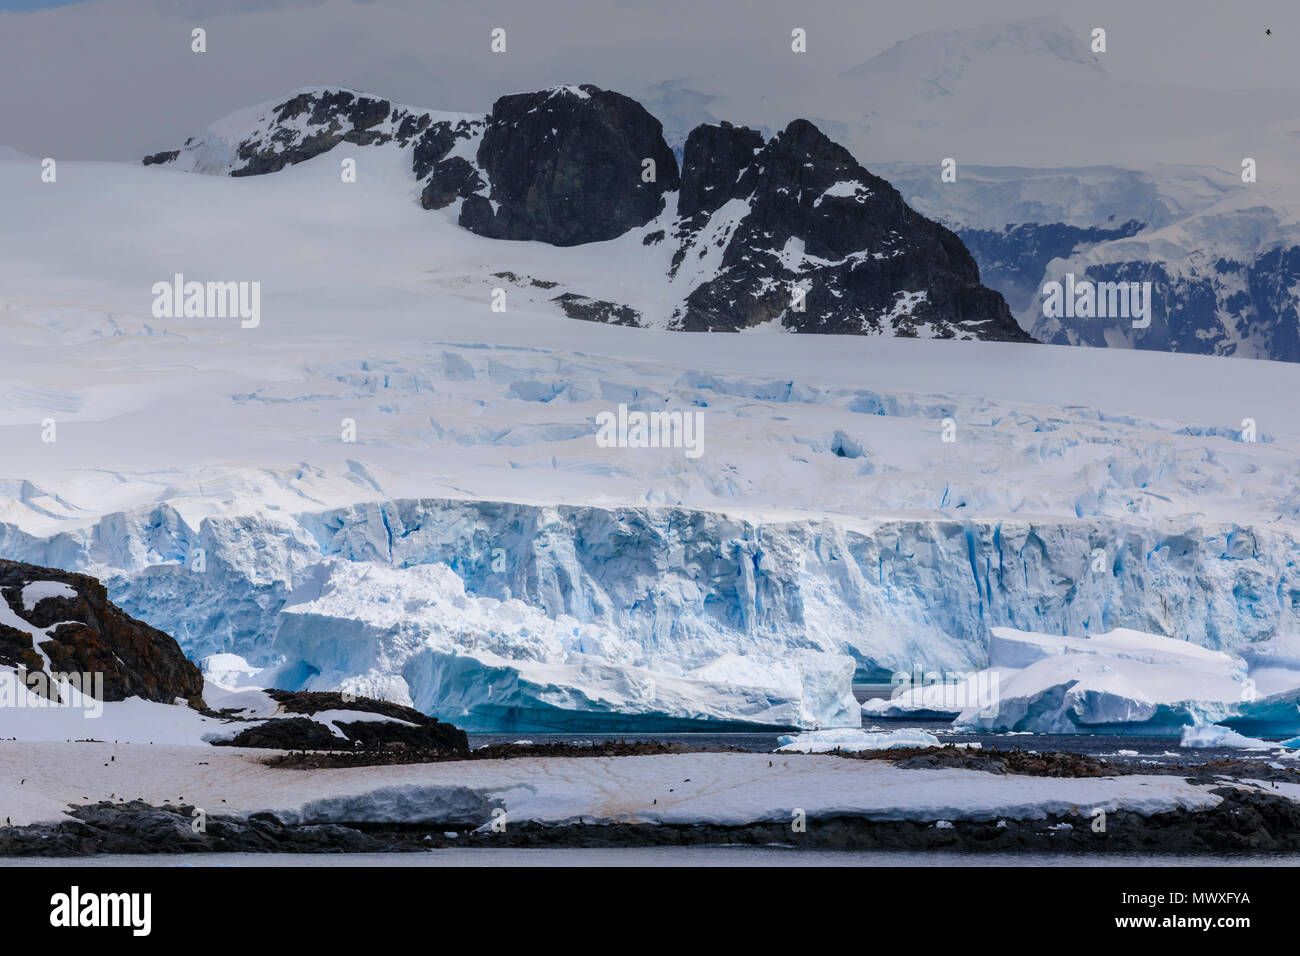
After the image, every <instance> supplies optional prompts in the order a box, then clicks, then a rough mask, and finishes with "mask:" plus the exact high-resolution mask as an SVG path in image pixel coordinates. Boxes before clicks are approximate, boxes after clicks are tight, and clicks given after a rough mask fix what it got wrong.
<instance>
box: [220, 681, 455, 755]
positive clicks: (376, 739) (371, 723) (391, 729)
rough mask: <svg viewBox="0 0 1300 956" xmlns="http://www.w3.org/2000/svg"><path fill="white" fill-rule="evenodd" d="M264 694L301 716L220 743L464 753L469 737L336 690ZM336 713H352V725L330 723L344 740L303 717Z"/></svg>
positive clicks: (342, 721) (262, 725) (388, 705)
mask: <svg viewBox="0 0 1300 956" xmlns="http://www.w3.org/2000/svg"><path fill="white" fill-rule="evenodd" d="M267 694H268V695H269V696H270V697H272V698H273V699H274V700H275V701H276V702H278V703H279V705H280V707H281V709H282V710H284V711H285V712H287V713H290V714H303V715H304V716H302V717H276V718H272V719H271V720H267V721H263V722H261V723H259V724H257V725H255V726H251V727H249V728H248V729H246V730H243V731H241V732H240V733H239V734H238V735H236V736H235V737H233V738H232V739H230V740H225V741H221V742H220V743H221V745H224V746H228V747H267V748H272V749H276V750H347V749H350V748H360V749H381V748H387V747H392V746H395V745H400V747H401V748H404V749H410V750H420V751H443V752H452V753H465V752H467V751H468V750H469V738H468V737H466V736H465V731H463V730H461V729H460V728H458V727H453V726H452V725H451V724H446V723H443V722H442V721H439V720H437V719H436V718H433V717H429V716H427V715H425V714H422V713H420V712H419V711H418V710H413V709H412V708H410V707H403V706H402V705H401V704H394V703H391V702H389V701H383V700H372V699H370V698H368V697H353V698H350V699H345V698H344V697H343V695H342V694H341V693H338V692H337V691H286V690H269V691H267ZM337 710H351V711H356V712H357V714H358V719H357V720H355V721H349V720H345V719H338V720H336V721H335V722H334V723H335V726H337V727H338V728H339V730H341V731H342V732H343V733H344V734H346V735H347V739H346V740H344V739H342V738H340V737H338V736H337V735H336V734H334V733H333V732H332V731H331V730H330V729H329V727H327V726H325V725H324V724H323V723H320V722H319V721H315V720H311V719H310V718H309V717H308V716H306V715H310V714H315V713H319V712H321V711H337ZM361 714H379V715H381V716H383V717H387V718H390V719H389V720H373V719H365V718H362V717H360V715H361ZM397 721H400V723H398V722H397ZM408 725H414V726H408Z"/></svg>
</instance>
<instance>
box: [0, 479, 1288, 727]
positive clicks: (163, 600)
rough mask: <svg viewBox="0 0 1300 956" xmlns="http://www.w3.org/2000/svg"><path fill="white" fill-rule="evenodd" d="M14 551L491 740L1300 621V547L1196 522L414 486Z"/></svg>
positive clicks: (849, 701) (829, 719) (778, 721)
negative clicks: (436, 493) (730, 504)
mask: <svg viewBox="0 0 1300 956" xmlns="http://www.w3.org/2000/svg"><path fill="white" fill-rule="evenodd" d="M0 553H4V554H6V555H9V556H12V557H14V558H17V559H19V560H25V561H30V562H33V563H38V564H43V565H48V566H58V567H68V568H76V569H78V570H87V571H89V572H90V573H94V574H96V575H97V576H99V577H100V578H101V579H102V580H103V581H104V582H105V584H106V585H107V586H108V588H109V592H110V595H111V597H112V599H113V600H114V601H116V602H117V603H118V604H120V605H121V606H123V607H124V608H126V609H127V610H128V611H129V612H130V613H131V614H134V615H136V616H139V617H141V618H143V619H145V620H148V621H150V622H151V623H153V624H154V625H155V626H158V627H161V628H163V629H164V630H166V631H168V632H169V633H171V634H173V635H174V636H175V637H176V638H177V640H178V641H179V642H180V643H181V645H182V647H183V648H184V649H185V651H186V652H187V653H188V654H189V655H190V656H191V657H194V658H197V657H201V656H205V655H208V654H213V653H235V654H239V655H241V656H243V657H245V658H247V659H248V661H249V662H250V663H251V664H253V665H256V666H259V667H274V668H276V680H275V683H276V684H277V685H278V686H286V687H289V688H290V689H294V688H309V689H323V688H327V687H340V686H344V687H349V688H351V689H354V690H356V691H357V692H361V693H367V694H375V695H378V696H386V697H389V698H391V699H394V700H399V701H401V702H404V703H410V704H413V705H414V706H416V707H418V708H420V709H421V710H423V711H425V712H428V713H430V714H433V715H434V716H437V717H440V718H443V719H447V720H451V721H453V722H456V723H458V724H460V725H462V726H465V727H467V728H469V729H483V730H487V729H502V730H511V729H519V730H539V731H541V730H576V731H597V730H602V729H606V730H614V731H618V730H624V729H627V730H630V729H641V730H649V729H658V730H668V729H685V728H687V727H699V726H713V727H721V726H739V725H746V726H751V727H754V726H760V727H771V726H783V727H798V728H818V727H822V728H825V727H835V726H846V725H848V726H856V725H857V723H858V719H859V718H858V708H857V705H856V703H855V702H854V700H853V697H852V693H851V680H852V679H853V678H854V676H855V675H856V677H857V679H874V680H880V679H887V675H889V674H891V673H894V672H898V671H907V672H911V671H912V670H913V669H915V668H917V667H920V668H923V669H926V670H931V669H935V670H947V671H956V670H970V669H973V668H978V667H981V666H983V665H984V664H986V663H987V661H988V656H987V648H988V640H989V630H990V628H991V627H995V626H1006V627H1014V628H1019V629H1023V630H1027V631H1035V632H1039V633H1049V634H1076V635H1090V634H1098V633H1101V632H1104V631H1107V630H1110V629H1112V628H1115V627H1127V628H1133V629H1136V630H1141V631H1147V632H1150V633H1154V634H1162V635H1166V636H1170V637H1176V638H1178V639H1180V640H1184V641H1188V642H1190V643H1191V644H1193V645H1197V646H1201V647H1204V648H1208V649H1212V650H1224V651H1231V650H1234V649H1235V648H1236V647H1238V646H1242V645H1246V644H1249V643H1250V642H1255V641H1262V640H1266V639H1269V638H1272V637H1274V636H1275V635H1278V634H1286V633H1289V632H1292V631H1295V630H1297V627H1296V616H1297V612H1298V611H1300V573H1298V572H1297V571H1296V568H1297V566H1298V564H1297V562H1298V561H1300V542H1298V541H1297V540H1296V538H1295V537H1294V536H1293V535H1291V534H1290V533H1288V532H1287V531H1283V530H1275V529H1272V528H1267V527H1258V526H1256V527H1241V526H1238V525H1235V524H1232V523H1223V524H1219V523H1214V522H1207V521H1204V520H1197V519H1195V518H1192V517H1188V518H1186V519H1181V520H1175V521H1169V522H1151V521H1149V520H1144V521H1142V522H1140V523H1134V524H1128V523H1126V522H1124V521H1122V520H1120V519H1116V518H1104V517H1085V518H1079V519H1075V520H1062V521H1047V522H1032V521H1010V520H1001V521H995V520H970V521H959V520H946V519H906V520H904V519H898V520H876V521H870V522H865V521H864V522H849V521H840V520H832V519H821V518H818V519H807V520H788V521H776V520H763V521H758V520H753V519H750V518H747V517H744V516H740V515H728V514H723V513H719V512H713V511H703V510H694V509H689V508H682V507H635V508H633V507H626V508H600V507H589V506H534V505H524V504H515V503H509V502H501V501H482V500H452V499H401V500H391V501H384V502H373V503H368V504H359V505H354V506H348V507H341V508H334V509H327V510H323V511H316V512H304V513H299V514H295V515H288V514H275V513H268V512H263V513H260V514H256V515H242V516H236V515H229V516H213V517H208V518H204V519H203V520H201V521H200V522H198V524H197V526H191V524H189V523H188V522H186V521H185V520H183V519H182V518H181V516H180V515H179V514H178V513H177V512H176V511H174V510H173V509H172V508H170V507H169V506H166V505H159V506H156V507H153V508H147V509H140V510H135V511H130V512H126V513H117V514H111V515H107V516H105V517H104V518H102V519H100V520H99V521H98V522H97V523H95V524H93V525H90V526H88V527H86V528H84V529H80V530H77V531H65V532H62V533H60V534H56V535H53V536H49V537H38V536H34V535H32V534H29V533H27V532H24V531H21V530H19V529H18V528H16V527H14V526H12V525H0ZM1099 553H1100V554H1102V555H1104V560H1101V561H1099V559H1098V554H1099Z"/></svg>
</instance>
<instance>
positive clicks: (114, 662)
mask: <svg viewBox="0 0 1300 956" xmlns="http://www.w3.org/2000/svg"><path fill="white" fill-rule="evenodd" d="M0 599H3V600H4V602H5V604H6V605H7V610H8V612H9V613H8V614H6V615H4V616H3V617H0V664H5V665H8V666H10V667H17V668H23V669H26V670H27V671H28V672H35V671H45V672H46V673H74V672H75V673H91V674H103V675H104V699H105V700H108V701H117V700H123V699H125V698H127V697H141V698H144V699H145V700H151V701H159V702H163V703H172V702H173V701H174V700H176V699H177V698H181V699H184V700H187V701H192V702H194V703H195V705H196V706H201V704H202V702H201V699H200V698H201V695H202V693H203V677H202V675H201V674H200V673H199V669H198V668H197V667H195V666H194V664H192V663H191V662H190V661H189V660H188V659H186V657H185V655H184V654H183V653H182V652H181V649H180V645H178V644H177V643H176V641H175V640H173V639H172V638H171V637H170V636H168V635H167V634H164V633H163V632H162V631H160V630H158V629H157V628H154V627H150V626H149V625H148V624H145V623H144V622H143V621H138V620H136V619H135V618H133V617H131V616H130V615H128V614H127V613H126V612H125V611H123V610H121V609H120V608H119V607H117V606H116V605H115V604H113V603H111V602H110V601H109V600H108V595H107V593H106V592H105V590H104V586H103V585H102V584H100V583H99V582H98V581H97V580H95V579H94V578H92V577H89V576H88V575H84V574H71V573H69V572H67V571H58V570H55V569H53V568H42V567H37V566H36V565H31V564H24V563H22V562H18V561H8V560H4V559H0ZM6 620H7V621H8V623H7V624H6V623H4V622H5V621H6ZM46 659H48V663H47V660H46Z"/></svg>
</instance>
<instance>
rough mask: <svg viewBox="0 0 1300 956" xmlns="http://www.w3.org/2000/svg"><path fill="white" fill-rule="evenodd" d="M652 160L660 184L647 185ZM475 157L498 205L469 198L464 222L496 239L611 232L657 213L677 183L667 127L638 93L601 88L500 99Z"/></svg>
mask: <svg viewBox="0 0 1300 956" xmlns="http://www.w3.org/2000/svg"><path fill="white" fill-rule="evenodd" d="M645 159H653V160H654V162H655V176H656V181H655V182H649V183H646V182H642V162H643V161H644V160H645ZM477 160H478V165H479V167H480V168H481V169H482V170H483V171H484V172H485V173H486V175H487V177H488V180H489V181H490V183H491V189H492V191H491V196H490V199H491V200H492V202H495V203H497V208H496V210H495V211H493V209H492V207H491V205H489V204H488V203H487V201H486V200H484V201H482V202H478V201H476V202H474V203H473V204H470V203H468V202H467V203H466V205H465V207H464V208H463V210H462V213H461V219H460V224H461V225H462V226H464V227H465V228H466V229H469V230H470V231H472V232H476V233H478V234H479V235H483V236H488V237H489V238H494V239H536V240H539V241H541V242H549V243H551V244H553V245H557V246H573V245H578V244H580V243H584V242H600V241H602V240H605V239H613V238H615V237H617V236H621V235H622V234H623V233H625V232H627V231H628V230H629V229H632V228H635V227H637V226H643V225H645V224H646V223H647V222H649V221H650V220H651V219H653V218H654V217H655V216H657V215H658V214H659V213H660V211H661V210H662V209H663V206H664V195H663V194H664V193H665V192H666V191H669V190H674V189H676V188H677V186H678V173H677V160H676V158H675V157H674V156H673V154H672V150H670V149H669V148H668V144H667V143H665V142H664V138H663V126H662V124H661V123H660V122H659V121H658V120H657V119H655V118H654V117H653V116H651V115H650V114H649V113H647V112H646V111H645V109H644V108H643V107H642V106H641V104H639V103H637V102H636V101H635V100H633V99H629V98H628V97H626V96H622V95H620V94H618V93H611V92H608V91H606V90H601V89H598V88H596V87H594V86H581V87H577V88H569V87H566V88H561V89H555V90H545V91H542V92H540V93H520V94H516V95H513V96H503V97H501V98H500V99H499V100H497V101H496V103H495V104H493V106H492V113H491V115H490V116H489V117H488V123H487V129H486V130H485V131H484V133H483V141H482V142H481V143H480V144H479V149H478V156H477Z"/></svg>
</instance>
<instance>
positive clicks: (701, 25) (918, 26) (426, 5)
mask: <svg viewBox="0 0 1300 956" xmlns="http://www.w3.org/2000/svg"><path fill="white" fill-rule="evenodd" d="M40 6H45V7H49V6H51V4H49V3H40V2H37V0H0V9H9V10H14V9H15V8H16V9H17V10H18V11H19V12H6V13H0V77H3V80H4V82H3V83H0V117H3V118H4V122H3V124H0V145H7V146H12V147H14V148H16V149H18V150H21V151H22V152H25V153H29V154H33V155H38V156H46V155H52V156H58V157H63V158H68V159H136V158H139V157H140V156H141V155H143V154H144V153H145V152H151V151H154V150H158V149H163V148H167V147H174V146H176V145H179V143H180V142H181V141H182V140H183V139H184V138H185V137H186V136H188V135H190V134H192V133H195V132H198V131H199V130H202V129H203V128H204V127H206V126H207V125H208V124H209V123H210V122H211V121H212V120H214V119H216V118H218V117H219V116H221V115H223V114H225V113H227V112H230V111H231V110H233V109H236V108H239V107H242V106H247V105H251V104H253V103H257V102H261V101H263V100H267V99H271V98H274V97H277V96H279V95H280V94H282V93H284V92H286V91H288V90H290V89H293V88H295V87H299V86H309V85H326V84H333V85H342V86H349V87H354V88H359V89H364V90H367V91H370V92H375V93H379V94H382V95H385V96H388V97H390V98H392V99H394V100H396V101H398V102H403V103H408V104H412V105H417V106H425V107H436V108H442V109H455V110H467V111H484V110H486V109H488V108H489V107H490V105H491V103H492V101H493V100H494V99H495V98H496V97H497V96H499V95H500V94H502V93H506V92H514V91H519V90H527V89H538V88H542V87H546V86H551V85H554V84H557V83H574V82H593V83H596V84H598V85H600V86H604V87H607V88H611V89H617V90H621V91H623V92H628V93H630V94H632V95H640V94H643V93H644V91H646V90H647V89H649V88H650V87H653V86H654V85H655V84H659V83H663V82H665V81H673V80H677V79H683V83H684V86H686V87H687V88H692V89H702V90H705V91H706V92H708V93H710V94H714V93H723V94H726V93H729V92H732V91H753V90H754V89H755V88H760V89H761V88H764V86H763V85H764V84H769V86H768V87H767V88H769V89H770V88H771V86H770V85H771V84H777V85H779V86H781V87H782V88H783V89H784V90H785V91H786V92H787V93H788V92H789V91H790V90H791V89H793V90H794V91H795V92H796V93H800V94H803V98H804V100H805V101H806V102H807V103H809V104H810V105H809V107H808V108H809V110H815V105H811V104H816V103H817V102H818V98H819V95H820V94H821V92H822V91H824V90H825V89H826V85H827V84H837V83H842V82H843V81H842V80H840V79H838V77H839V74H841V73H842V72H843V71H845V70H848V69H850V68H852V67H853V66H855V65H857V64H860V63H862V62H863V61H865V60H867V59H869V58H870V57H872V56H873V55H875V54H877V53H879V52H881V51H882V50H884V49H886V48H888V47H889V46H891V45H892V44H894V43H895V42H896V41H898V40H901V39H904V38H906V37H909V36H911V35H913V34H916V33H920V32H923V31H928V30H951V29H957V28H965V27H971V26H976V25H979V24H981V23H986V22H990V21H1010V20H1015V19H1019V18H1023V17H1033V16H1041V15H1043V14H1045V13H1054V14H1056V15H1058V16H1060V17H1061V18H1062V20H1063V21H1064V22H1065V23H1066V24H1067V25H1068V26H1069V27H1070V28H1072V29H1073V30H1074V31H1075V32H1076V33H1077V34H1078V35H1079V36H1080V37H1081V38H1086V37H1087V36H1088V34H1089V32H1090V30H1091V29H1092V28H1093V27H1094V26H1104V27H1106V28H1107V30H1108V38H1109V50H1108V53H1107V56H1106V60H1105V68H1106V69H1107V70H1108V71H1109V72H1110V73H1111V74H1112V75H1113V76H1115V77H1116V78H1119V79H1123V80H1126V81H1130V82H1134V83H1143V84H1157V85H1172V86H1185V87H1196V88H1209V89H1219V90H1249V89H1281V88H1286V89H1293V88H1295V89H1300V71H1298V70H1297V69H1296V63H1297V54H1300V3H1296V2H1295V0H1238V2H1233V3H1224V2H1223V0H1141V2H1134V0H997V2H990V0H906V2H903V3H899V2H896V0H889V2H876V0H865V2H864V0H856V2H852V3H849V2H845V0H835V2H831V0H803V2H802V3H792V2H789V0H780V2H778V0H745V2H742V0H652V2H632V0H600V2H595V0H544V2H542V0H524V2H519V0H512V2H496V0H369V2H363V0H216V2H209V0H87V2H80V3H72V4H68V5H63V6H57V7H54V8H53V9H38V10H35V11H32V10H31V8H32V7H40ZM197 26H202V27H204V28H205V29H206V30H207V32H208V52H207V53H205V54H203V55H195V54H193V53H191V51H190V30H191V29H192V28H194V27H197ZM495 26H501V27H505V28H506V29H507V31H508V33H507V36H508V52H507V54H506V55H504V56H494V55H492V54H491V53H490V51H489V31H490V29H491V28H492V27H495ZM793 26H800V27H803V28H805V29H806V30H807V31H808V36H809V40H808V44H809V53H808V56H807V57H806V58H805V60H804V61H803V62H802V63H801V64H800V65H799V66H798V67H797V68H792V67H791V60H790V58H789V57H788V56H785V53H787V52H788V45H789V35H790V29H791V28H792V27H793ZM1266 29H1271V30H1272V31H1273V34H1274V35H1273V36H1272V37H1266V36H1265V35H1264V31H1265V30H1266ZM788 98H789V97H787V99H788ZM1070 108H1071V107H1070V104H1069V103H1061V104H1060V109H1061V110H1062V111H1068V110H1069V109H1070ZM742 119H743V118H742Z"/></svg>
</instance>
